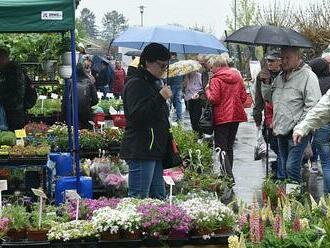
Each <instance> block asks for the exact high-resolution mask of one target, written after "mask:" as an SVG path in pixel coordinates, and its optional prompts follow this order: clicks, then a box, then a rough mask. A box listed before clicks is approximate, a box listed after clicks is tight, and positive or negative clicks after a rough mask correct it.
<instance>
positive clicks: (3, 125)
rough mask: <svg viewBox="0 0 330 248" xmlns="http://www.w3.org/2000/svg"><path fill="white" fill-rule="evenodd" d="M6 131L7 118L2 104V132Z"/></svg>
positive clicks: (0, 117)
mask: <svg viewBox="0 0 330 248" xmlns="http://www.w3.org/2000/svg"><path fill="white" fill-rule="evenodd" d="M6 130H8V124H7V116H6V112H5V108H4V107H3V105H2V104H1V103H0V131H6Z"/></svg>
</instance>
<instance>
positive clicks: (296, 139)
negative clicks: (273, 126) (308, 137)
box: [292, 130, 304, 145]
mask: <svg viewBox="0 0 330 248" xmlns="http://www.w3.org/2000/svg"><path fill="white" fill-rule="evenodd" d="M303 137H304V135H303V134H302V132H301V131H300V130H296V131H294V132H293V134H292V140H293V144H294V145H297V144H298V143H300V142H301V139H302V138H303Z"/></svg>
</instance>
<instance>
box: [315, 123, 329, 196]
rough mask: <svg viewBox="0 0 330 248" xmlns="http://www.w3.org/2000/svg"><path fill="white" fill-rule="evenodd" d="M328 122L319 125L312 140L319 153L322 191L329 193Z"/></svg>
mask: <svg viewBox="0 0 330 248" xmlns="http://www.w3.org/2000/svg"><path fill="white" fill-rule="evenodd" d="M329 140H330V123H329V124H327V125H325V126H323V127H321V128H320V129H318V130H317V131H316V132H315V135H314V142H315V145H316V149H317V151H318V153H319V155H320V160H321V165H322V170H323V180H324V192H325V193H330V146H329Z"/></svg>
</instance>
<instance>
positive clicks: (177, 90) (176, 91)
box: [171, 85, 182, 121]
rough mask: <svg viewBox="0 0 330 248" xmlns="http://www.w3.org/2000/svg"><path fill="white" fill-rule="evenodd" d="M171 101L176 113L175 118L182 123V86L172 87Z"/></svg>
mask: <svg viewBox="0 0 330 248" xmlns="http://www.w3.org/2000/svg"><path fill="white" fill-rule="evenodd" d="M171 90H172V94H173V97H172V101H173V106H174V108H175V112H176V118H177V120H178V121H182V86H181V85H172V86H171Z"/></svg>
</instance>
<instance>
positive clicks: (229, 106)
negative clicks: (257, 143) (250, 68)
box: [206, 67, 247, 125]
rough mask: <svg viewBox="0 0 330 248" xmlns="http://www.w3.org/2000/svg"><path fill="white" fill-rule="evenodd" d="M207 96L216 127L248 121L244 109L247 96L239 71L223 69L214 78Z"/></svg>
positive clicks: (207, 90)
mask: <svg viewBox="0 0 330 248" xmlns="http://www.w3.org/2000/svg"><path fill="white" fill-rule="evenodd" d="M206 96H207V98H208V100H209V101H210V103H211V104H212V106H213V122H214V124H215V125H220V124H224V123H229V122H243V121H247V117H246V113H245V110H244V107H243V103H244V102H245V101H246V98H247V94H246V90H245V87H244V84H243V79H242V76H241V74H240V72H239V71H238V70H236V69H234V68H229V67H221V68H220V69H219V70H218V71H217V72H216V73H215V74H214V75H213V76H212V78H211V80H210V86H209V88H207V89H206Z"/></svg>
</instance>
